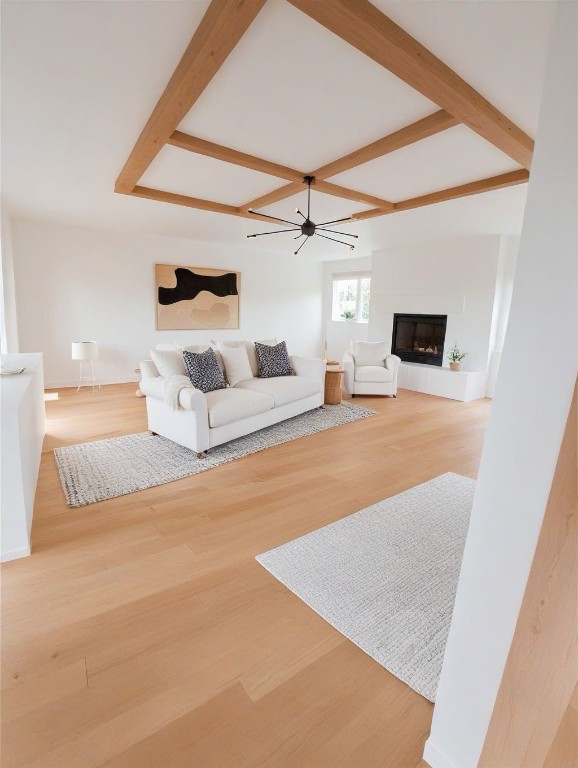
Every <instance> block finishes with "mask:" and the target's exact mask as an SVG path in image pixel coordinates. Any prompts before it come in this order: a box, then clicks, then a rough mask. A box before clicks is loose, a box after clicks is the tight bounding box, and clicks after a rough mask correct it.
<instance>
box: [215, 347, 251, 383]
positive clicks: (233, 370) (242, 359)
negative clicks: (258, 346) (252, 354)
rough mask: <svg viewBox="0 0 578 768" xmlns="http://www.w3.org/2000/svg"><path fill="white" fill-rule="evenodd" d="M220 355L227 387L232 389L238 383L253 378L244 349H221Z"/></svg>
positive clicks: (245, 349)
mask: <svg viewBox="0 0 578 768" xmlns="http://www.w3.org/2000/svg"><path fill="white" fill-rule="evenodd" d="M220 355H221V357H222V358H223V363H224V364H225V374H226V376H227V381H228V382H229V386H231V387H234V386H235V384H238V383H239V382H240V381H245V380H246V379H252V378H253V371H252V370H251V364H250V363H249V356H248V355H247V348H246V347H222V348H221V352H220Z"/></svg>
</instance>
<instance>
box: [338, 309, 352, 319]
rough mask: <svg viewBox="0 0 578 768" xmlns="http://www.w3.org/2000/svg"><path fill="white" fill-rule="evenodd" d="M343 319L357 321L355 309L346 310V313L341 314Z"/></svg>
mask: <svg viewBox="0 0 578 768" xmlns="http://www.w3.org/2000/svg"><path fill="white" fill-rule="evenodd" d="M341 317H342V318H343V319H344V320H355V312H354V310H353V309H346V310H345V311H344V312H342V313H341Z"/></svg>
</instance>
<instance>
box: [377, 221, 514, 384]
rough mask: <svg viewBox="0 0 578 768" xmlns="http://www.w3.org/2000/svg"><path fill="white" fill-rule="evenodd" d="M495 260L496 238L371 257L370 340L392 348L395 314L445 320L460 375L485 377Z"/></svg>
mask: <svg viewBox="0 0 578 768" xmlns="http://www.w3.org/2000/svg"><path fill="white" fill-rule="evenodd" d="M499 258H500V237H499V236H498V235H485V236H482V235H480V236H472V237H467V238H460V239H457V240H450V241H447V242H432V243H427V244H422V245H412V246H405V247H401V248H388V249H385V250H381V251H375V252H374V253H373V258H372V280H371V307H370V313H369V334H368V338H369V340H370V341H373V340H379V339H386V340H387V342H388V343H391V336H392V332H393V315H394V313H405V312H407V313H411V314H432V315H434V314H435V315H447V316H448V323H447V329H446V344H445V347H446V349H449V347H450V346H453V344H454V343H457V345H458V347H459V348H460V349H462V350H464V351H466V352H467V353H468V356H467V357H466V359H465V360H464V363H463V366H462V367H463V369H464V370H469V371H484V372H485V371H486V370H487V368H488V361H489V356H490V339H491V332H492V318H493V314H494V303H495V297H496V282H497V279H498V264H499ZM444 364H445V365H447V361H446V362H445V363H444Z"/></svg>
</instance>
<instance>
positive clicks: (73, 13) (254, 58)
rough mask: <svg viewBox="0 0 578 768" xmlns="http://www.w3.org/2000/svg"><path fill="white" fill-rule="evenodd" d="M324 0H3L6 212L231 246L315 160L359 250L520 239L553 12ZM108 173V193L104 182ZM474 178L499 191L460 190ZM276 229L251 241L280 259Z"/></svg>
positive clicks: (291, 198) (288, 203) (323, 190)
mask: <svg viewBox="0 0 578 768" xmlns="http://www.w3.org/2000/svg"><path fill="white" fill-rule="evenodd" d="M325 5H326V3H325V0H291V2H290V1H289V0H267V2H263V1H262V0H245V2H243V3H236V2H235V3H232V2H231V3H229V2H227V0H213V2H212V3H208V2H205V0H202V1H199V2H172V0H166V1H165V2H154V0H153V1H152V2H139V0H135V1H134V2H131V3H122V2H117V3H99V2H90V1H89V2H84V3H68V2H52V1H51V0H47V1H46V2H34V1H33V2H27V3H19V2H13V0H6V1H5V2H4V3H3V73H4V76H3V86H4V87H3V126H2V127H3V137H4V140H3V148H2V150H3V170H4V179H3V194H4V197H5V200H6V201H7V202H8V204H9V206H10V210H11V212H12V215H20V216H32V217H35V218H44V219H50V220H55V221H63V222H66V223H77V224H81V225H85V226H86V225H88V226H102V227H110V226H112V227H114V228H122V229H129V230H134V229H138V230H140V231H145V232H153V233H162V234H173V235H176V236H184V237H190V238H193V239H201V240H211V241H222V242H229V243H234V244H236V245H237V247H245V246H246V241H245V240H244V238H245V236H246V235H247V234H249V233H250V232H253V231H266V230H267V228H268V227H267V225H266V224H264V223H262V222H260V221H258V220H255V221H251V220H250V219H251V218H255V217H253V216H252V214H251V213H248V212H247V208H249V207H251V206H252V207H254V208H255V209H257V210H258V211H262V212H264V213H268V214H271V215H274V216H281V217H286V216H287V213H288V212H292V211H293V209H294V208H295V207H296V205H302V204H303V199H304V195H305V192H304V190H305V188H304V187H303V185H301V184H300V183H299V181H298V179H299V178H300V176H301V175H302V174H305V173H311V172H312V171H313V172H314V173H315V171H317V174H315V175H317V176H318V177H319V179H320V183H318V184H317V185H316V186H314V187H313V193H312V207H314V210H315V214H316V216H317V217H318V218H322V217H323V218H325V219H327V218H337V217H342V216H352V217H353V218H354V219H358V220H357V221H355V222H354V223H352V224H348V225H347V226H348V228H350V231H352V232H355V233H357V234H359V236H360V238H359V241H358V242H359V244H360V247H359V253H360V254H363V253H366V252H369V251H371V250H372V249H373V248H376V247H383V246H384V245H387V244H393V243H398V242H405V241H413V242H415V241H416V240H420V239H429V238H432V237H436V238H437V237H453V236H459V235H462V234H467V233H481V232H492V233H494V232H506V233H509V232H510V233H511V232H516V231H518V230H519V228H520V225H521V218H522V214H523V207H524V201H525V187H526V185H525V184H524V183H523V182H524V180H525V179H526V178H527V170H526V168H527V167H528V166H530V163H531V160H530V158H531V148H532V139H533V137H534V136H535V132H536V122H537V115H538V109H539V103H540V93H541V83H542V76H543V68H544V62H545V55H546V51H547V40H548V32H549V28H550V26H551V21H552V16H553V5H554V4H553V3H545V2H532V0H529V1H528V2H525V3H518V2H515V0H514V1H513V2H510V0H502V1H501V2H499V3H495V2H476V0H468V1H466V0H450V1H449V2H445V0H420V1H414V0H404V2H391V1H390V0H374V2H373V4H372V5H369V4H366V3H365V0H359V2H355V3H352V2H350V0H349V1H348V2H343V3H341V0H332V2H330V3H328V4H327V7H328V13H327V15H326V16H324V15H323V6H325ZM341 5H342V6H343V8H342V10H343V13H344V14H345V15H344V16H343V18H341V17H340V14H339V13H336V10H338V7H339V6H341ZM239 7H240V8H241V9H242V10H241V11H240V12H239V11H236V10H235V9H238V8H239ZM351 9H353V12H354V15H355V14H357V15H356V16H355V22H356V23H355V24H353V23H352V21H351V19H350V18H348V14H350V12H351ZM380 12H383V13H385V14H387V17H388V18H389V19H390V20H391V21H392V22H393V23H394V24H395V25H399V26H400V27H401V28H403V29H404V30H405V31H406V32H407V33H409V34H410V35H412V36H413V37H414V38H415V39H416V40H417V41H418V42H419V43H421V44H423V45H424V46H426V47H427V48H429V50H430V51H431V53H432V55H434V56H436V57H438V58H439V59H441V60H442V61H443V62H445V64H447V65H448V67H450V68H451V69H453V70H454V71H455V73H456V74H455V75H454V74H452V73H451V72H450V70H446V69H443V68H442V70H441V75H440V71H439V65H437V64H436V63H435V60H434V61H433V64H432V65H431V66H426V67H425V69H424V68H423V66H422V64H421V63H420V64H419V66H417V74H416V73H415V72H414V71H413V70H414V69H415V66H414V64H411V62H410V65H408V64H407V62H406V63H404V56H406V52H407V51H406V49H407V41H406V40H405V39H404V37H403V32H401V31H400V35H401V42H400V41H399V40H398V39H394V40H393V43H391V44H390V46H389V48H388V46H387V45H386V40H385V38H384V36H386V35H387V34H389V33H390V32H391V30H393V32H394V33H395V30H396V29H397V28H396V27H395V26H391V25H390V26H389V27H388V26H387V24H388V22H387V19H386V20H385V22H384V24H385V26H384V27H383V28H379V23H380V22H381V19H382V17H381V14H380ZM239 13H240V16H239V15H238V14H239ZM364 13H369V17H368V19H366V18H365V17H364ZM235 14H237V16H236V15H235ZM312 16H317V18H312ZM203 19H204V21H203ZM376 19H377V22H378V23H376ZM364 24H366V28H365V29H364ZM328 27H329V28H328ZM375 29H377V32H376V31H375ZM343 37H346V38H348V39H347V40H344V39H343ZM191 38H192V40H193V43H191V42H190V41H191ZM195 38H196V40H197V42H196V43H195V42H194V41H195ZM394 38H395V35H394ZM394 43H395V44H396V45H397V46H398V48H400V50H401V53H400V52H399V51H398V53H396V54H395V55H394V56H393V59H394V60H393V63H392V60H391V59H392V56H391V51H390V48H391V46H393V45H394ZM187 46H189V49H188V50H189V54H190V55H189V59H188V60H187V59H185V61H184V63H183V65H182V66H181V71H180V74H179V71H178V70H177V74H176V75H175V74H173V73H175V70H176V69H177V65H178V62H179V59H180V58H181V56H182V55H183V52H185V51H186V50H187ZM195 46H196V48H198V50H196V49H195ZM356 46H357V47H356ZM394 47H395V46H394ZM360 48H361V49H362V50H360ZM386 49H387V50H386ZM384 50H386V53H387V56H389V59H388V60H387V61H383V58H384V53H383V51H384ZM419 52H420V54H421V49H419ZM414 54H415V51H414ZM424 57H425V59H427V52H426V53H425V54H424ZM375 59H379V61H376V60H375ZM422 59H423V57H422ZM422 59H420V58H419V57H418V62H421V61H422ZM207 61H209V62H212V63H213V64H214V66H212V68H209V69H208V70H207V67H206V62H207ZM400 61H401V64H400V63H399V62H400ZM384 64H386V65H387V66H388V67H390V68H392V69H395V70H396V71H397V75H400V74H401V75H403V77H404V78H405V80H411V81H412V85H411V86H410V85H409V84H408V83H407V82H404V81H403V80H402V79H401V77H398V76H397V75H396V74H392V72H391V71H389V69H388V68H386V67H385V66H384ZM426 64H427V61H426ZM219 65H220V66H219ZM400 67H401V70H400ZM408 67H409V70H411V71H409V74H408V72H406V71H405V70H407V69H408ZM436 68H437V69H436ZM458 76H459V77H458ZM171 77H173V81H172V90H171V85H169V86H168V88H167V84H168V83H170V82H171ZM175 78H176V80H175ZM459 78H463V80H467V81H468V83H469V86H471V88H472V89H475V90H474V91H473V92H472V91H471V90H470V89H469V88H468V86H467V85H462V83H461V80H460V79H459ZM432 83H433V85H432ZM456 83H457V85H456ZM412 86H417V87H412ZM179 88H180V89H181V91H179ZM165 89H166V90H165ZM191 89H192V90H191ZM164 90H165V96H164V97H162V98H161V102H160V107H157V109H156V112H155V105H156V104H157V103H159V97H161V95H162V94H163V91H164ZM475 91H477V92H479V93H478V94H476V93H475ZM191 93H192V96H191ZM472 93H473V96H472ZM163 98H164V103H163ZM434 99H435V100H434ZM464 99H465V102H467V103H466V105H465V106H464ZM468 99H469V102H468ZM486 102H490V104H491V105H493V106H490V105H488V104H487V103H486ZM444 107H445V108H446V109H443V108H444ZM448 107H449V108H451V113H450V112H449V111H448V109H447V108H448ZM151 114H153V118H151V119H149V118H150V115H151ZM147 120H149V123H148V128H147V127H145V126H147ZM155 121H156V124H155ZM466 123H467V125H466ZM151 125H152V127H153V130H152V131H151V130H150V128H151ZM159 126H160V128H159ZM143 129H144V130H143ZM141 131H142V136H141V139H139V142H137V144H136V146H135V140H136V139H137V137H138V136H139V133H141ZM175 131H176V133H175ZM392 134H393V136H392ZM480 134H481V135H480ZM143 137H144V139H143ZM171 137H172V138H171ZM189 137H192V139H191V138H189ZM408 137H409V138H410V139H411V142H410V143H407V142H408ZM147 142H148V147H147ZM388 142H389V144H388ZM191 150H192V151H191ZM228 150H232V152H229V151H228ZM385 150H388V151H387V153H386V154H383V152H384V151H385ZM239 153H242V154H239ZM127 158H128V159H127ZM225 160H227V162H225ZM260 161H264V162H260ZM336 161H338V162H336ZM339 161H342V162H339ZM277 166H283V167H282V168H279V167H277ZM324 166H329V167H324ZM121 169H123V170H122V171H121ZM119 172H120V173H119ZM115 178H117V183H116V187H117V191H119V192H121V193H123V194H114V193H113V192H112V188H113V185H114V179H115ZM321 179H323V181H321ZM488 179H492V181H489V182H488V181H486V180H488ZM511 184H513V185H515V186H510V185H511ZM287 185H292V186H289V187H287ZM282 188H287V191H285V190H284V192H283V194H275V193H276V191H277V190H280V189H282ZM483 188H487V189H493V188H495V189H496V191H487V192H484V193H482V194H476V195H473V196H468V197H461V195H466V194H467V195H471V194H472V193H473V192H477V191H478V190H479V189H483ZM448 189H449V190H451V191H450V192H449V193H448V192H445V190H448ZM150 190H153V191H150ZM155 190H156V191H155ZM301 190H303V191H301ZM159 191H160V193H161V194H159ZM165 193H168V194H165ZM271 193H273V194H271ZM438 193H441V194H438ZM142 196H144V197H145V198H146V199H143V197H142ZM154 197H160V198H162V199H169V200H173V201H175V202H176V203H178V205H175V204H174V202H159V201H157V200H154V199H148V198H154ZM186 198H189V199H188V200H187V199H186ZM190 198H193V200H192V201H191V200H190ZM275 198H278V199H277V200H275ZM452 198H457V199H452ZM444 200H449V201H448V202H443V201H444ZM432 201H433V202H435V203H436V204H433V205H431V204H430V203H431V202H432ZM424 204H426V205H425V207H421V206H422V205H424ZM191 205H192V207H191ZM222 211H225V212H222ZM374 216H375V218H373V217H374ZM369 217H371V218H369ZM277 237H278V239H277V240H276V241H275V242H274V243H272V242H271V239H268V238H263V240H268V242H267V243H266V244H265V243H263V242H262V241H261V243H259V245H258V246H257V247H261V248H265V249H267V250H275V251H277V252H279V253H288V252H290V251H291V250H292V241H291V239H290V236H289V235H279V236H277ZM251 244H252V246H253V241H252V243H251ZM339 248H340V246H332V245H330V244H315V245H313V242H312V243H311V244H310V245H308V249H310V250H308V251H307V253H306V252H305V250H304V251H303V255H304V257H305V256H308V257H313V258H336V257H340V256H343V255H347V256H349V255H350V254H349V252H348V251H346V253H345V254H343V253H341V252H339ZM336 249H337V252H336ZM344 250H345V249H344Z"/></svg>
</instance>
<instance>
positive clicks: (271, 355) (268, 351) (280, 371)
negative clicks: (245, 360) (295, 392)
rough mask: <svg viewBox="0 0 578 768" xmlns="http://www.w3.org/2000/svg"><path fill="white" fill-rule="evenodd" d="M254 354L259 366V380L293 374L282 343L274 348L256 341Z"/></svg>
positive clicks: (285, 348) (285, 346) (284, 345)
mask: <svg viewBox="0 0 578 768" xmlns="http://www.w3.org/2000/svg"><path fill="white" fill-rule="evenodd" d="M255 353H256V354H257V364H258V366H259V378H261V379H271V378H273V377H274V376H291V374H292V373H293V371H292V370H291V363H290V362H289V355H288V354H287V345H286V344H285V342H284V341H281V342H279V344H275V346H274V347H270V346H269V345H268V344H261V343H260V342H258V341H256V342H255Z"/></svg>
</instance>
